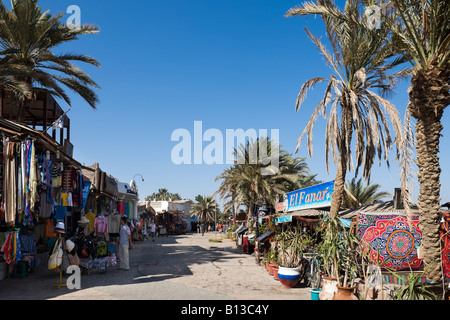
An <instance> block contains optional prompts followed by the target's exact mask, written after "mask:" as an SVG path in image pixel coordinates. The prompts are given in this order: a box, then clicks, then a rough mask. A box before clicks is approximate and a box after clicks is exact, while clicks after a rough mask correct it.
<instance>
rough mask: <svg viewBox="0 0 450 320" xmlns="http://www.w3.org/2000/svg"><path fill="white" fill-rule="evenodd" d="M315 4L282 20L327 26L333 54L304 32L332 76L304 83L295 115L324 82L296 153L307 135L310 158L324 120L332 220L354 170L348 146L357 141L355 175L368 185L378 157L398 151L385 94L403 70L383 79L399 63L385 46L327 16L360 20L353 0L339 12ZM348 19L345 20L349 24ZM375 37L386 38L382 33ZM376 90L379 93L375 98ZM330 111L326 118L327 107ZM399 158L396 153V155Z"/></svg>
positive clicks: (397, 126) (325, 0) (397, 123)
mask: <svg viewBox="0 0 450 320" xmlns="http://www.w3.org/2000/svg"><path fill="white" fill-rule="evenodd" d="M317 2H318V4H314V3H311V2H306V3H304V4H303V5H300V6H298V7H296V8H292V9H290V10H289V11H288V12H287V13H286V16H288V17H289V16H295V15H301V16H302V15H310V14H319V15H321V17H322V20H323V21H324V23H325V26H326V31H327V36H328V40H329V42H330V45H331V49H332V52H329V51H328V49H327V48H326V47H325V45H324V44H322V42H321V41H320V40H319V39H318V38H316V37H314V36H313V35H312V34H311V33H310V32H309V31H308V29H306V28H305V29H306V32H307V34H308V36H309V38H310V39H311V40H312V41H313V42H314V44H315V45H316V46H317V48H318V49H319V51H320V53H321V54H322V55H323V56H324V57H325V60H326V62H327V64H328V65H330V66H331V68H332V70H333V71H334V74H332V75H331V76H330V78H329V79H325V78H322V77H316V78H313V79H310V80H308V81H306V82H305V83H304V84H303V86H302V87H301V90H300V93H299V95H298V97H297V102H296V110H297V111H298V110H299V109H300V106H301V105H302V103H303V101H304V99H305V97H306V94H307V92H308V90H309V89H311V88H312V87H314V86H315V85H316V84H318V83H321V82H326V83H327V85H326V89H325V93H324V97H323V99H322V100H321V101H320V102H319V104H318V105H317V107H316V108H315V110H314V112H313V114H312V116H311V118H310V120H309V121H308V123H307V125H306V127H305V129H304V130H303V132H302V134H301V136H300V138H299V139H298V142H297V148H296V152H298V149H299V146H300V144H301V141H302V139H303V137H304V135H305V134H307V138H308V140H307V144H308V152H309V155H310V157H312V150H313V143H312V132H313V127H314V123H315V121H316V119H317V117H318V115H319V114H322V115H323V116H324V117H325V118H327V124H326V130H325V157H326V158H325V163H326V167H327V171H329V153H330V152H331V153H332V155H333V161H334V163H337V170H336V178H335V185H334V192H333V197H332V199H331V208H330V215H331V216H332V217H333V216H336V215H337V213H338V210H339V207H340V206H341V204H342V199H343V193H344V184H345V177H346V173H347V171H348V170H351V169H352V168H353V167H354V164H353V159H352V154H351V146H352V141H353V136H355V141H354V142H355V147H356V149H355V158H356V168H355V172H356V174H357V173H358V170H359V168H360V167H362V174H363V177H364V178H365V179H366V181H368V180H369V178H370V173H371V168H372V165H373V163H374V161H375V159H376V157H378V160H379V162H381V158H382V155H383V151H384V160H385V161H386V162H387V164H388V165H389V150H390V149H391V147H392V145H393V144H394V145H395V146H396V147H397V150H399V149H400V142H401V120H400V118H399V115H398V111H397V110H396V108H395V107H394V106H393V105H392V104H391V103H390V102H389V101H388V100H386V99H385V98H383V95H384V94H386V93H389V92H390V91H391V90H392V88H393V85H394V81H395V79H397V77H400V76H404V74H405V71H403V70H401V71H398V72H396V73H393V74H390V75H388V74H387V70H389V69H391V68H393V67H395V66H397V65H398V64H399V63H401V59H395V58H394V52H393V48H392V46H391V45H390V44H389V43H386V42H384V41H381V40H379V39H378V38H377V37H375V36H373V35H372V33H371V32H369V31H368V30H366V29H365V28H363V27H361V26H359V25H358V24H356V23H352V22H349V21H347V20H344V19H340V18H335V16H334V15H331V14H327V13H328V12H338V13H339V15H342V16H344V17H345V16H351V17H352V18H353V19H355V20H360V19H362V18H361V13H360V12H359V8H358V5H357V4H356V3H354V1H347V2H346V4H345V8H344V10H343V11H341V10H340V9H339V8H337V7H336V6H335V4H334V3H333V2H332V1H330V0H318V1H317ZM348 20H349V19H348ZM377 32H379V33H384V34H387V31H386V30H384V29H381V30H378V31H377ZM374 90H381V91H382V94H381V95H379V94H377V93H375V92H374ZM328 106H330V109H329V112H328V116H327V107H328ZM389 122H390V124H391V125H392V127H393V130H394V133H395V138H394V141H392V138H391V133H390V130H391V128H390V126H389ZM397 156H398V153H397Z"/></svg>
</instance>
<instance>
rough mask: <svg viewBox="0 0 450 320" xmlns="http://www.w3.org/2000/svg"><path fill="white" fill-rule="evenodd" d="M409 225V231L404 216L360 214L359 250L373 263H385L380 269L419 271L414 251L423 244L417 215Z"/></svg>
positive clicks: (420, 264)
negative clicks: (410, 226) (410, 225)
mask: <svg viewBox="0 0 450 320" xmlns="http://www.w3.org/2000/svg"><path fill="white" fill-rule="evenodd" d="M412 224H413V228H412V230H410V228H409V224H408V218H407V217H406V216H405V215H400V214H370V213H359V214H358V236H359V238H360V239H361V249H363V250H364V251H365V252H366V253H367V254H368V257H369V259H371V260H372V261H373V262H374V263H375V262H377V261H378V263H379V264H382V263H384V262H385V264H383V265H382V267H383V269H386V268H391V269H394V270H397V271H400V270H410V268H411V269H412V270H421V269H422V268H423V264H422V260H421V259H419V258H418V257H417V249H418V248H419V246H420V244H421V242H422V233H421V231H420V230H419V227H418V224H419V216H418V215H415V216H413V217H412ZM377 257H378V258H377Z"/></svg>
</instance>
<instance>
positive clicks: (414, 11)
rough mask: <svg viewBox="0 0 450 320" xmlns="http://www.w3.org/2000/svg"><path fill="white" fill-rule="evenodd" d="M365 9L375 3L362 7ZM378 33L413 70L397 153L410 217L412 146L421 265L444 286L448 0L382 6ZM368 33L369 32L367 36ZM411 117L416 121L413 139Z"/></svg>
mask: <svg viewBox="0 0 450 320" xmlns="http://www.w3.org/2000/svg"><path fill="white" fill-rule="evenodd" d="M362 3H363V4H364V5H365V6H367V7H368V6H369V5H373V1H369V0H367V1H362ZM378 8H379V9H380V14H381V17H380V21H381V28H384V29H386V30H389V31H390V34H389V35H388V36H385V35H383V34H380V33H379V32H378V31H372V33H373V35H374V36H376V37H378V39H379V40H380V41H385V42H389V43H390V44H393V45H394V46H395V47H396V50H397V51H400V52H401V54H402V56H403V57H404V59H405V60H406V61H409V62H410V64H411V66H412V71H411V86H410V88H409V89H408V93H409V104H408V106H407V109H406V112H405V117H404V119H405V121H404V133H403V137H402V149H401V180H402V193H403V194H404V195H405V196H404V205H405V208H406V211H407V212H408V213H409V206H410V203H411V202H412V200H411V191H412V189H413V188H412V184H413V180H414V179H413V173H412V170H411V164H412V163H413V162H414V161H413V152H412V149H413V148H414V146H415V149H416V157H417V162H416V164H417V166H418V169H419V171H418V173H417V177H418V180H419V184H420V190H419V196H418V208H419V212H420V225H421V229H422V233H423V239H422V245H423V249H424V264H425V266H426V270H427V277H428V278H429V280H431V281H435V282H439V281H441V280H442V272H441V250H440V240H439V234H440V233H439V226H440V225H439V221H440V206H441V205H440V201H441V197H440V187H441V185H440V173H441V167H440V164H439V156H438V153H439V139H440V132H441V131H442V129H443V125H442V123H441V118H442V115H443V112H444V109H445V108H446V107H447V106H448V105H449V104H450V90H449V89H450V60H449V57H450V50H449V46H450V23H449V20H450V6H449V5H448V1H446V0H410V1H402V0H392V1H391V0H381V1H379V4H378ZM310 11H311V13H315V14H322V15H327V16H328V17H333V18H334V19H342V20H346V21H347V22H348V23H353V24H355V25H358V26H360V27H363V28H366V30H367V29H370V28H369V27H368V25H367V21H365V20H363V21H360V20H357V19H355V18H354V17H353V16H346V15H343V14H342V13H340V12H339V11H337V10H328V8H326V7H323V6H322V7H319V6H317V7H316V8H312V10H310ZM368 32H369V31H368ZM411 117H412V118H414V119H415V120H416V123H415V135H414V127H413V124H412V123H411Z"/></svg>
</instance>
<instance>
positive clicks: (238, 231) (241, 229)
mask: <svg viewBox="0 0 450 320" xmlns="http://www.w3.org/2000/svg"><path fill="white" fill-rule="evenodd" d="M247 230H248V228H247V227H243V228H239V229H237V230H236V234H241V233H244V232H245V231H247Z"/></svg>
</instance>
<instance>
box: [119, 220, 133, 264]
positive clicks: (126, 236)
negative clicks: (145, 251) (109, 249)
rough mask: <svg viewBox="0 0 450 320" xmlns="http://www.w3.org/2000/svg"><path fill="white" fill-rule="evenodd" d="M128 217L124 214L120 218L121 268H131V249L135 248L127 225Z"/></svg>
mask: <svg viewBox="0 0 450 320" xmlns="http://www.w3.org/2000/svg"><path fill="white" fill-rule="evenodd" d="M127 220H128V218H127V217H125V216H123V217H121V218H120V230H119V261H120V269H122V270H130V256H129V251H128V250H129V249H133V241H132V239H131V232H130V228H129V227H128V225H127Z"/></svg>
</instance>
